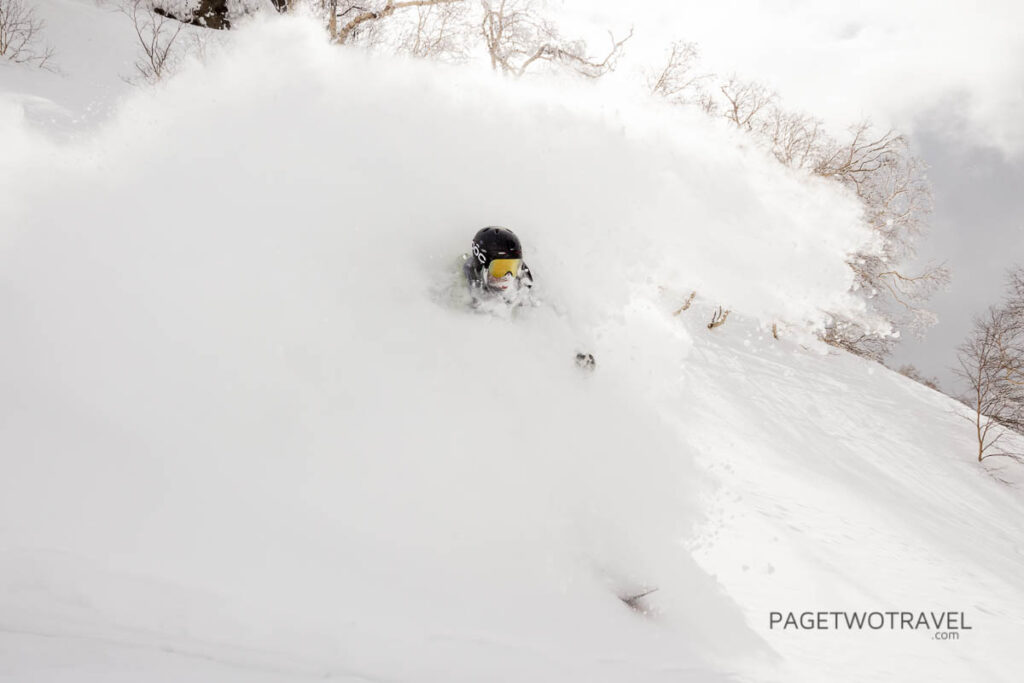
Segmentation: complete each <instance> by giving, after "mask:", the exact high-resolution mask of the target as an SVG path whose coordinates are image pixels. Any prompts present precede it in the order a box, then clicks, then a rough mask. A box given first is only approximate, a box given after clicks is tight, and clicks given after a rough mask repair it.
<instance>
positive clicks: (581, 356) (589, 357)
mask: <svg viewBox="0 0 1024 683" xmlns="http://www.w3.org/2000/svg"><path fill="white" fill-rule="evenodd" d="M576 367H578V368H580V369H581V370H588V371H590V372H593V370H594V368H595V367H597V361H596V360H594V354H592V353H577V354H576Z"/></svg>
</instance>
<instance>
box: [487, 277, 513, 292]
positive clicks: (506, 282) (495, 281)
mask: <svg viewBox="0 0 1024 683" xmlns="http://www.w3.org/2000/svg"><path fill="white" fill-rule="evenodd" d="M515 281H516V279H515V277H514V276H513V275H512V273H505V275H504V276H503V277H500V278H495V277H491V274H490V273H488V274H487V286H488V287H490V288H491V289H497V290H500V291H503V292H504V291H505V290H507V289H508V288H509V287H511V286H512V283H513V282H515Z"/></svg>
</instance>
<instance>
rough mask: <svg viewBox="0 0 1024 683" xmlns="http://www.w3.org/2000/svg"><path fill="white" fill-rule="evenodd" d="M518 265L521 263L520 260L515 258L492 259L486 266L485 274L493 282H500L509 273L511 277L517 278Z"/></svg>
mask: <svg viewBox="0 0 1024 683" xmlns="http://www.w3.org/2000/svg"><path fill="white" fill-rule="evenodd" d="M520 263H522V259H517V258H499V259H494V260H493V261H491V263H490V264H489V265H488V266H487V272H488V274H489V275H490V276H491V277H492V278H494V279H495V280H500V279H502V278H503V277H505V276H506V275H508V274H510V273H511V275H512V277H519V264H520Z"/></svg>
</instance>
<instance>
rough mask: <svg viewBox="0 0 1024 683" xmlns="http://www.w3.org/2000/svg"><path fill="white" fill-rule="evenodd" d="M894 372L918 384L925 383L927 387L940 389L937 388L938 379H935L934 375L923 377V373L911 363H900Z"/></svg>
mask: <svg viewBox="0 0 1024 683" xmlns="http://www.w3.org/2000/svg"><path fill="white" fill-rule="evenodd" d="M896 372H898V373H900V374H901V375H903V376H904V377H906V378H907V379H912V380H914V381H915V382H917V383H918V384H923V385H925V386H926V387H928V388H929V389H934V390H935V391H941V389H939V381H938V380H937V379H935V378H934V377H925V376H924V375H923V374H921V371H920V370H918V369H917V368H916V367H914V366H913V365H909V364H908V365H901V366H900V367H899V369H898V370H897V371H896Z"/></svg>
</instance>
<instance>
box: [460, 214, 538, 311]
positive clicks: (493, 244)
mask: <svg viewBox="0 0 1024 683" xmlns="http://www.w3.org/2000/svg"><path fill="white" fill-rule="evenodd" d="M465 259H466V260H465V263H464V264H463V266H462V272H463V273H464V274H465V276H466V282H467V284H468V285H469V293H470V295H471V296H472V297H473V305H474V306H479V305H480V304H481V303H483V302H496V303H505V304H507V305H509V306H518V305H522V304H526V303H530V302H531V301H530V289H531V288H532V287H533V275H532V274H531V273H530V268H529V267H528V266H527V265H526V263H524V262H523V246H522V244H521V243H520V242H519V238H518V237H516V235H515V233H513V232H512V231H511V230H508V229H507V228H499V227H497V226H491V227H487V228H483V229H482V230H480V231H479V232H477V233H476V235H475V236H474V237H473V250H472V252H471V253H469V254H467V255H466V257H465Z"/></svg>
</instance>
